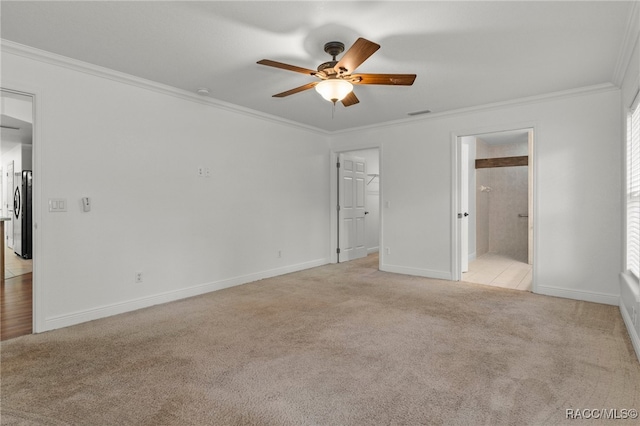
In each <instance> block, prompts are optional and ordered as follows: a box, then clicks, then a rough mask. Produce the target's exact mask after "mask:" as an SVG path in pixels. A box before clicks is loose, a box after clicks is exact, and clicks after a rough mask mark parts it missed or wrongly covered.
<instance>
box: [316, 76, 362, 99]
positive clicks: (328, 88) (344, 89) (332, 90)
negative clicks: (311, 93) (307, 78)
mask: <svg viewBox="0 0 640 426" xmlns="http://www.w3.org/2000/svg"><path fill="white" fill-rule="evenodd" d="M352 90H353V84H351V83H349V82H348V81H345V80H341V79H330V80H322V81H321V82H320V83H318V84H316V91H317V92H318V93H320V95H321V96H322V97H323V98H325V99H326V100H328V101H329V102H333V103H336V102H338V101H341V100H343V99H344V97H345V96H347V95H348V94H349V93H351V91H352Z"/></svg>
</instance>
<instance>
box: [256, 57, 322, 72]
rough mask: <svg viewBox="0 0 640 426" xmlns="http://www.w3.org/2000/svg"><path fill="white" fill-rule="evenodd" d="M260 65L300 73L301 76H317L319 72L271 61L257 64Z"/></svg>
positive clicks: (267, 60)
mask: <svg viewBox="0 0 640 426" xmlns="http://www.w3.org/2000/svg"><path fill="white" fill-rule="evenodd" d="M257 63H258V64H260V65H266V66H268V67H274V68H280V69H283V70H288V71H294V72H299V73H301V74H307V75H316V73H317V71H314V70H310V69H307V68H302V67H297V66H295V65H289V64H284V63H282V62H277V61H272V60H270V59H262V60H260V61H258V62H257Z"/></svg>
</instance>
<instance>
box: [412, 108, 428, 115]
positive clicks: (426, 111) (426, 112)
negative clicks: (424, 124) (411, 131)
mask: <svg viewBox="0 0 640 426" xmlns="http://www.w3.org/2000/svg"><path fill="white" fill-rule="evenodd" d="M430 112H431V110H430V109H425V110H422V111H414V112H410V113H409V114H408V115H422V114H429V113H430Z"/></svg>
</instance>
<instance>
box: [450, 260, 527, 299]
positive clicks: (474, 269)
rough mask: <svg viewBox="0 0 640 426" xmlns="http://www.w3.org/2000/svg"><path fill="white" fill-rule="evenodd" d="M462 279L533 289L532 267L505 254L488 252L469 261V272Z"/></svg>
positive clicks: (491, 284)
mask: <svg viewBox="0 0 640 426" xmlns="http://www.w3.org/2000/svg"><path fill="white" fill-rule="evenodd" d="M462 281H467V282H471V283H476V284H486V285H490V286H494V287H503V288H510V289H514V290H525V291H531V283H532V268H531V265H529V264H526V263H522V262H519V261H517V260H514V259H512V258H510V257H509V256H507V255H504V254H498V253H486V254H483V255H482V256H480V257H478V258H476V259H475V260H474V261H473V262H469V272H464V273H463V274H462Z"/></svg>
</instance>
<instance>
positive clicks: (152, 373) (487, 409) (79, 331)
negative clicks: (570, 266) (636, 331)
mask: <svg viewBox="0 0 640 426" xmlns="http://www.w3.org/2000/svg"><path fill="white" fill-rule="evenodd" d="M376 262H377V259H376V258H371V257H370V258H367V259H365V260H360V261H355V262H350V263H343V264H339V265H328V266H323V267H319V268H314V269H310V270H307V271H303V272H299V273H294V274H289V275H285V276H282V277H278V278H273V279H268V280H263V281H259V282H255V283H251V284H247V285H243V286H239V287H235V288H231V289H227V290H222V291H218V292H214V293H210V294H207V295H204V296H199V297H195V298H191V299H188V300H183V301H178V302H174V303H169V304H166V305H162V306H156V307H152V308H148V309H144V310H140V311H136V312H132V313H128V314H124V315H119V316H115V317H111V318H106V319H102V320H98V321H93V322H90V323H86V324H82V325H78V326H74V327H69V328H66V329H61V330H56V331H52V332H48V333H43V334H40V335H32V336H25V337H20V338H17V339H14V340H10V341H6V342H3V343H2V348H1V350H2V365H1V368H2V387H1V390H2V402H1V404H2V424H6V425H14V424H15V425H401V424H406V425H418V424H429V425H439V424H460V425H478V424H486V425H501V424H517V425H522V424H536V425H549V424H572V425H573V424H580V423H581V422H580V421H574V420H568V419H566V410H567V409H593V408H607V409H618V410H623V409H632V408H635V409H638V408H640V396H639V393H640V364H639V363H638V361H637V359H636V357H635V355H634V353H633V349H632V346H631V343H630V341H629V338H628V336H627V334H626V331H625V328H624V324H623V322H622V320H621V318H620V313H619V310H618V308H616V307H613V306H604V305H598V304H593V303H586V302H577V301H571V300H565V299H557V298H552V297H545V296H538V295H533V294H531V293H527V292H520V291H514V290H505V289H494V288H490V287H486V286H481V285H475V284H467V283H453V282H446V281H438V280H429V279H423V278H416V277H410V276H403V275H395V274H389V273H384V272H379V271H377V263H376ZM601 422H602V421H593V420H591V421H585V423H586V424H590V425H594V424H601ZM615 424H636V423H635V422H633V421H631V420H625V421H622V420H618V421H617V422H615Z"/></svg>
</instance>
